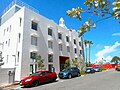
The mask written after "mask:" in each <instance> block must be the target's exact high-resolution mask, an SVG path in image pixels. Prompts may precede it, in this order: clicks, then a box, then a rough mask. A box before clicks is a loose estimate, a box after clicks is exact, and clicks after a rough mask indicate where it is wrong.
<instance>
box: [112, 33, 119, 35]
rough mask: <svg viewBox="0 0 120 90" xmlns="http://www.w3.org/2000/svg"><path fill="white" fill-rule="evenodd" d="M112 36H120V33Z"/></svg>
mask: <svg viewBox="0 0 120 90" xmlns="http://www.w3.org/2000/svg"><path fill="white" fill-rule="evenodd" d="M112 36H120V33H113V34H112Z"/></svg>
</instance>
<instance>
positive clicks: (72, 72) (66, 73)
mask: <svg viewBox="0 0 120 90" xmlns="http://www.w3.org/2000/svg"><path fill="white" fill-rule="evenodd" d="M75 76H78V77H79V76H81V75H80V70H79V69H78V68H77V67H70V68H66V69H63V70H62V71H61V72H60V73H59V74H58V77H59V78H69V79H70V78H72V77H75Z"/></svg>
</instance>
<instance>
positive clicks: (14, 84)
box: [2, 83, 20, 89]
mask: <svg viewBox="0 0 120 90" xmlns="http://www.w3.org/2000/svg"><path fill="white" fill-rule="evenodd" d="M19 84H20V83H13V84H9V85H5V86H2V88H3V89H4V88H9V87H12V86H16V85H19Z"/></svg>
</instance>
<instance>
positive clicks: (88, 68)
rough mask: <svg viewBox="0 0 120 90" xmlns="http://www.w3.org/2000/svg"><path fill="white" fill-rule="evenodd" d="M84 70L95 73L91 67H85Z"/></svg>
mask: <svg viewBox="0 0 120 90" xmlns="http://www.w3.org/2000/svg"><path fill="white" fill-rule="evenodd" d="M85 72H86V73H95V70H94V68H92V67H87V68H86V71H85Z"/></svg>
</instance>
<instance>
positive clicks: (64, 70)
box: [62, 68, 70, 72]
mask: <svg viewBox="0 0 120 90" xmlns="http://www.w3.org/2000/svg"><path fill="white" fill-rule="evenodd" d="M68 70H70V68H66V69H63V70H62V71H63V72H66V71H68Z"/></svg>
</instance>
